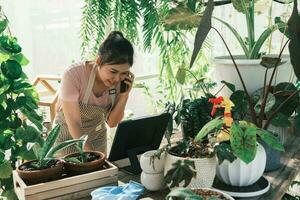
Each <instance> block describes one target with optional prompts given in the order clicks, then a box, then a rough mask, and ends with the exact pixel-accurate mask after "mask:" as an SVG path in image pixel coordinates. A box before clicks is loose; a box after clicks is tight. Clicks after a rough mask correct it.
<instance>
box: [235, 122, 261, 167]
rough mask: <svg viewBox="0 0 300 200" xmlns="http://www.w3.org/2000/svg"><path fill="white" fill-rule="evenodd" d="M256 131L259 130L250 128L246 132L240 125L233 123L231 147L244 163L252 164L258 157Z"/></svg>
mask: <svg viewBox="0 0 300 200" xmlns="http://www.w3.org/2000/svg"><path fill="white" fill-rule="evenodd" d="M256 131H257V128H256V127H254V126H249V127H247V129H246V130H245V131H244V130H243V129H242V128H241V127H240V126H239V124H236V123H233V125H232V127H231V129H230V134H231V135H230V145H231V148H232V150H233V152H234V154H235V155H236V156H237V157H238V158H240V159H241V160H242V161H244V162H245V163H246V164H248V163H250V162H251V161H252V160H253V159H254V158H255V155H256V148H257V144H256Z"/></svg>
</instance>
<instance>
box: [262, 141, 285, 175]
mask: <svg viewBox="0 0 300 200" xmlns="http://www.w3.org/2000/svg"><path fill="white" fill-rule="evenodd" d="M275 136H276V137H279V136H278V135H275ZM258 141H259V143H260V144H261V145H262V146H263V147H264V148H265V151H266V155H267V162H266V168H265V172H271V171H275V170H277V169H279V168H280V167H281V163H280V157H281V152H280V151H278V150H275V149H273V148H272V147H270V146H269V145H268V144H267V143H265V142H264V141H263V140H261V139H260V140H258Z"/></svg>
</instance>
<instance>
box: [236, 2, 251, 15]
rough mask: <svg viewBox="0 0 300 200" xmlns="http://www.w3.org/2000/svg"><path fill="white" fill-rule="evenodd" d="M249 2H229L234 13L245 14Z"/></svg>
mask: <svg viewBox="0 0 300 200" xmlns="http://www.w3.org/2000/svg"><path fill="white" fill-rule="evenodd" d="M249 1H250V0H231V3H232V5H233V7H234V8H235V10H236V11H238V12H241V13H243V14H246V12H247V10H248V8H249V4H250V3H249Z"/></svg>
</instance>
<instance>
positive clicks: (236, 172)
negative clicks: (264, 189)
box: [217, 143, 266, 187]
mask: <svg viewBox="0 0 300 200" xmlns="http://www.w3.org/2000/svg"><path fill="white" fill-rule="evenodd" d="M265 167H266V151H265V149H264V147H263V146H262V145H261V144H259V143H258V146H257V151H256V155H255V158H254V160H253V161H251V162H250V163H248V164H246V163H245V162H244V161H242V160H241V159H239V158H237V159H235V160H234V161H233V162H232V163H230V162H229V161H228V160H224V161H223V162H222V164H221V165H218V166H217V176H218V178H219V179H220V180H222V181H223V182H224V183H226V184H228V185H232V186H239V187H243V186H248V185H252V184H253V183H255V182H256V181H258V179H259V178H260V177H261V176H262V174H263V173H264V170H265Z"/></svg>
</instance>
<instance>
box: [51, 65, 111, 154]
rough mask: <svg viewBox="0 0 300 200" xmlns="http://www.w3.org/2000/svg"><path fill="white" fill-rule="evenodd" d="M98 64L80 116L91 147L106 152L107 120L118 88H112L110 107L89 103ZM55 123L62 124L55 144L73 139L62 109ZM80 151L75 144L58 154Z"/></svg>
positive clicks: (89, 82) (81, 130) (91, 75)
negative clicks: (105, 107)
mask: <svg viewBox="0 0 300 200" xmlns="http://www.w3.org/2000/svg"><path fill="white" fill-rule="evenodd" d="M96 70H97V67H96V64H95V65H94V66H93V69H92V71H91V74H90V76H89V80H88V85H87V89H86V92H85V94H84V98H83V101H82V102H79V109H80V118H81V127H80V133H81V135H84V134H86V135H88V142H89V143H90V144H91V148H92V149H93V150H95V151H101V152H103V153H105V154H106V145H107V136H106V126H105V121H106V120H107V117H108V115H109V113H110V111H111V109H112V107H113V105H114V102H115V95H116V90H115V88H111V89H110V90H109V95H110V97H111V100H112V104H111V106H110V107H109V108H108V109H104V108H102V107H100V106H94V105H88V100H89V97H90V95H91V94H92V89H93V84H94V82H95V76H96ZM54 124H59V125H60V134H59V135H58V138H57V139H56V142H55V144H54V146H55V145H57V144H60V143H61V142H63V141H66V140H70V139H72V136H71V135H70V133H69V130H68V125H67V123H66V120H65V117H64V114H63V111H62V110H60V111H58V112H57V113H56V116H55V120H54ZM74 152H78V150H77V149H76V147H75V146H70V147H68V148H66V149H64V150H62V151H60V152H59V153H58V154H57V156H60V157H62V156H64V155H66V154H69V153H74Z"/></svg>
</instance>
